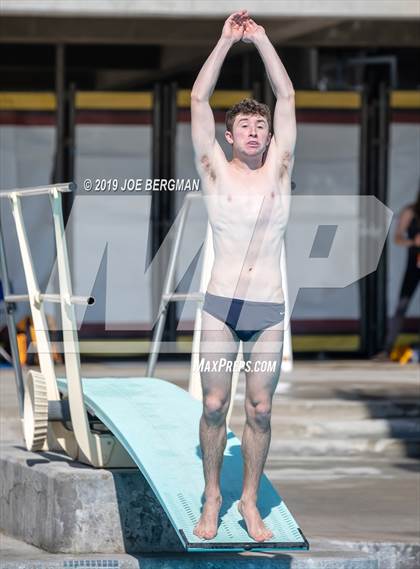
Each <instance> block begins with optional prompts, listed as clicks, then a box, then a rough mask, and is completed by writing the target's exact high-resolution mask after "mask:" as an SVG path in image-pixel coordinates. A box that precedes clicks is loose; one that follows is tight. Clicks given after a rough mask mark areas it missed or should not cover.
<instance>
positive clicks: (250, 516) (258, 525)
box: [238, 500, 273, 541]
mask: <svg viewBox="0 0 420 569" xmlns="http://www.w3.org/2000/svg"><path fill="white" fill-rule="evenodd" d="M238 510H239V513H240V514H241V516H242V517H243V518H244V520H245V523H246V527H247V531H248V534H249V536H250V537H252V539H255V541H265V540H266V539H270V538H272V537H273V532H272V531H271V530H269V529H268V528H267V527H265V525H264V522H263V521H262V518H261V516H260V513H259V511H258V508H257V506H256V505H255V504H254V503H253V502H243V500H239V502H238Z"/></svg>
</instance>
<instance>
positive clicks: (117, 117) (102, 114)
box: [76, 110, 152, 125]
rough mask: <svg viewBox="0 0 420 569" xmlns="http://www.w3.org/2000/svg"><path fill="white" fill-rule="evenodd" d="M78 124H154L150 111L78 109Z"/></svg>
mask: <svg viewBox="0 0 420 569" xmlns="http://www.w3.org/2000/svg"><path fill="white" fill-rule="evenodd" d="M76 124H79V125H80V124H109V125H113V124H126V125H130V124H132V125H136V124H152V113H151V112H149V111H94V110H93V111H90V110H89V111H87V110H86V111H77V113H76Z"/></svg>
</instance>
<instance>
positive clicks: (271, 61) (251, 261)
mask: <svg viewBox="0 0 420 569" xmlns="http://www.w3.org/2000/svg"><path fill="white" fill-rule="evenodd" d="M240 40H242V41H244V42H251V43H253V44H254V45H255V47H256V48H257V49H258V51H259V53H260V55H261V58H262V60H263V63H264V65H265V69H266V72H267V75H268V78H269V81H270V84H271V86H272V89H273V91H274V94H275V96H276V105H275V111H274V117H273V128H272V126H271V117H270V110H269V108H268V107H267V106H266V105H264V104H261V103H258V102H257V101H254V100H252V99H245V100H243V101H241V102H240V103H238V104H236V105H235V106H234V107H232V108H231V109H230V110H229V111H228V112H227V115H226V132H225V138H226V140H227V142H228V143H229V144H230V145H231V146H232V159H231V160H230V161H229V160H227V159H226V156H225V154H224V152H223V150H222V148H221V147H220V146H219V144H218V142H217V140H216V137H215V121H214V117H213V113H212V110H211V108H210V104H209V99H210V97H211V95H212V93H213V90H214V88H215V85H216V82H217V79H218V76H219V73H220V69H221V67H222V64H223V61H224V59H225V57H226V55H227V53H228V51H229V49H230V48H231V47H232V45H233V44H234V43H236V42H238V41H240ZM191 126H192V140H193V146H194V154H195V162H196V166H197V170H198V172H199V174H200V177H201V182H202V189H203V194H204V198H205V201H206V202H207V203H206V205H207V210H208V215H209V221H210V224H211V226H212V230H213V246H214V265H213V268H212V272H211V278H210V282H209V285H208V289H207V292H206V295H205V301H204V305H203V312H202V333H201V342H200V359H202V358H205V359H206V360H208V361H210V362H211V363H212V364H216V365H211V366H204V367H203V368H202V369H203V370H205V371H202V373H201V382H202V389H203V414H202V417H201V420H200V446H201V451H202V457H203V470H204V479H205V488H204V498H205V502H204V504H203V509H202V513H201V517H200V519H199V522H198V523H197V525H196V527H195V528H194V534H195V535H197V536H198V537H201V538H204V539H212V538H213V537H214V536H215V535H216V534H217V525H218V516H219V511H220V507H221V503H222V496H221V491H220V471H221V466H222V460H223V452H224V449H225V446H226V414H227V411H228V408H229V401H230V397H231V379H232V367H231V366H226V367H223V368H222V367H221V366H217V362H219V363H220V362H221V358H224V360H223V361H224V362H226V361H227V362H229V363H231V364H233V362H234V361H235V359H236V356H237V352H238V348H239V341H240V340H242V342H243V355H244V360H245V361H246V362H247V366H248V367H247V370H246V394H245V411H246V423H245V426H244V431H243V437H242V453H243V458H244V479H243V489H242V495H241V497H240V500H239V502H238V510H239V512H240V514H241V515H242V517H243V518H244V520H245V523H246V526H247V531H248V533H249V535H250V536H251V537H252V538H253V539H254V540H256V541H259V542H261V541H265V540H269V539H270V538H271V537H272V536H273V534H272V532H271V531H270V529H269V528H267V527H266V526H265V524H264V522H263V520H262V518H261V515H260V513H259V510H258V508H257V496H258V487H259V483H260V478H261V475H262V472H263V468H264V464H265V461H266V458H267V454H268V449H269V445H270V438H271V427H270V416H271V406H272V398H273V394H274V391H275V389H276V385H277V382H278V379H279V375H280V367H281V360H282V354H283V334H284V330H283V328H284V322H283V320H284V295H283V289H282V278H281V272H280V254H281V248H282V246H283V236H284V231H285V228H286V224H287V220H288V216H289V206H290V190H291V172H292V167H293V160H294V147H295V140H296V121H295V104H294V89H293V85H292V82H291V80H290V78H289V76H288V74H287V72H286V70H285V68H284V66H283V64H282V63H281V61H280V58H279V56H278V55H277V52H276V50H275V49H274V47H273V45H272V44H271V42H270V40H269V39H268V37H267V35H266V33H265V30H264V28H263V27H261V26H259V25H257V24H256V23H255V22H254V20H252V19H251V18H250V17H249V15H248V13H247V11H245V10H242V11H240V12H235V13H234V14H232V15H231V16H229V18H228V19H227V20H226V22H225V23H224V26H223V30H222V34H221V37H220V39H219V41H218V42H217V44H216V47H215V48H214V49H213V51H212V52H211V54H210V56H209V57H208V59H207V60H206V62H205V63H204V65H203V67H202V69H201V71H200V73H199V74H198V76H197V79H196V81H195V83H194V86H193V89H192V93H191ZM269 363H271V365H264V364H269ZM273 364H274V365H273ZM262 370H264V371H262Z"/></svg>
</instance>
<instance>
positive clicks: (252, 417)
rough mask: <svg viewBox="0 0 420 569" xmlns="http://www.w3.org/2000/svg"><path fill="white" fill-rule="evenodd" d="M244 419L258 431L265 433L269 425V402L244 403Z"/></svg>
mask: <svg viewBox="0 0 420 569" xmlns="http://www.w3.org/2000/svg"><path fill="white" fill-rule="evenodd" d="M245 411H246V418H247V422H248V424H250V425H251V426H252V427H254V428H256V429H258V430H260V431H267V430H269V429H270V424H271V401H259V402H258V403H253V402H252V401H248V402H246V403H245Z"/></svg>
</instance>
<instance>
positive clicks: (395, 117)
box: [391, 109, 420, 123]
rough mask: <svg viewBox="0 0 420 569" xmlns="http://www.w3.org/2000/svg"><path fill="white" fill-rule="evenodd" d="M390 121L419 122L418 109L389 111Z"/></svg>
mask: <svg viewBox="0 0 420 569" xmlns="http://www.w3.org/2000/svg"><path fill="white" fill-rule="evenodd" d="M391 122H397V123H420V110H416V109H414V110H409V111H405V110H393V111H391Z"/></svg>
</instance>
